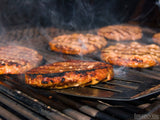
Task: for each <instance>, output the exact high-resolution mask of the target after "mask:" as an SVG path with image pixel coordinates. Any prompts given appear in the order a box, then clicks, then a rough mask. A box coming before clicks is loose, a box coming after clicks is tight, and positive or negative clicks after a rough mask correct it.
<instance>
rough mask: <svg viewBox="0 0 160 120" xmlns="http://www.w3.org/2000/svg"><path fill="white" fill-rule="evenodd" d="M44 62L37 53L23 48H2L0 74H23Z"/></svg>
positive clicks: (0, 49)
mask: <svg viewBox="0 0 160 120" xmlns="http://www.w3.org/2000/svg"><path fill="white" fill-rule="evenodd" d="M41 60H42V56H41V55H40V54H38V52H37V51H35V50H32V49H29V48H26V47H21V46H3V47H0V74H21V73H24V72H26V71H28V70H30V69H32V68H34V67H36V66H37V65H38V64H39V63H40V62H41Z"/></svg>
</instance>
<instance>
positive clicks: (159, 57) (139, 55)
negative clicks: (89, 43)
mask: <svg viewBox="0 0 160 120" xmlns="http://www.w3.org/2000/svg"><path fill="white" fill-rule="evenodd" d="M101 58H102V60H104V61H105V62H107V63H110V64H113V65H118V66H126V67H132V68H148V67H152V66H156V65H160V47H159V46H157V45H155V44H150V45H144V44H140V43H138V42H132V43H128V44H121V43H117V44H116V45H111V46H109V47H107V48H104V49H103V50H102V51H101Z"/></svg>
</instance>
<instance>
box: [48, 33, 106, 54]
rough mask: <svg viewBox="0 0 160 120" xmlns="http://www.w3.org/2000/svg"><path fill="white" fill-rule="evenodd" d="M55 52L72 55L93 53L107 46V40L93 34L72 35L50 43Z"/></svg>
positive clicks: (55, 39) (56, 38) (59, 37)
mask: <svg viewBox="0 0 160 120" xmlns="http://www.w3.org/2000/svg"><path fill="white" fill-rule="evenodd" d="M49 45H50V48H51V50H53V51H56V52H61V53H64V54H72V55H85V54H88V53H92V52H94V51H96V50H98V49H101V48H102V47H104V46H106V45H107V41H106V40H105V38H103V37H101V36H97V35H93V34H86V35H84V34H71V35H61V36H58V37H55V38H54V39H53V40H51V41H50V42H49Z"/></svg>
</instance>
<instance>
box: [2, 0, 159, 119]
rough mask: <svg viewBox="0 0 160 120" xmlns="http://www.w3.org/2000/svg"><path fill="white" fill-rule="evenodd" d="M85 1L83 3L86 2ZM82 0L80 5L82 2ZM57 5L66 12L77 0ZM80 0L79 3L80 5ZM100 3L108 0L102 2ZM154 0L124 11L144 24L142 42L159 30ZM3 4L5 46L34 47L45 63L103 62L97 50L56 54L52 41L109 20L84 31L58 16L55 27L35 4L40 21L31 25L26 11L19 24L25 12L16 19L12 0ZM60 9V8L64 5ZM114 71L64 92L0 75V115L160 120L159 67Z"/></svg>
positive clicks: (137, 22)
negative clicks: (107, 78)
mask: <svg viewBox="0 0 160 120" xmlns="http://www.w3.org/2000/svg"><path fill="white" fill-rule="evenodd" d="M76 2H77V1H76ZM81 2H82V3H83V1H81ZM81 2H77V3H79V4H80V3H81ZM157 2H158V1H157ZM16 3H18V1H16ZM37 3H38V5H39V6H41V5H42V4H40V3H43V1H41V2H37ZM37 3H36V2H35V3H32V2H31V3H29V2H28V3H27V4H28V5H30V4H37ZM49 3H50V4H51V3H52V5H53V3H54V2H51V1H50V2H49ZM49 3H47V2H46V3H44V5H46V4H47V5H49ZM55 3H56V5H57V6H58V5H63V6H65V5H66V6H65V9H64V10H67V8H69V7H70V6H71V5H70V4H72V5H73V3H74V2H73V1H69V2H64V1H63V2H62V1H61V2H55ZM62 3H63V4H62ZM77 3H75V4H74V5H77ZM82 3H81V4H80V5H82ZM95 3H98V2H96V0H95V1H94V0H91V1H88V2H87V5H90V4H91V5H93V4H95ZM102 3H105V2H104V1H103V2H102ZM122 3H123V1H122ZM131 3H132V2H131ZM131 3H129V2H127V3H126V4H128V5H129V4H131ZM150 3H152V4H150ZM155 3H156V1H151V2H146V0H142V1H141V2H135V4H136V9H135V10H131V11H129V12H130V13H132V15H126V18H125V19H123V20H122V21H123V22H126V21H127V22H130V23H134V24H139V25H142V26H143V32H144V33H143V34H144V35H143V38H142V40H141V41H140V42H142V43H146V44H150V43H153V42H152V41H151V37H152V35H153V34H154V33H157V32H159V27H160V26H159V21H158V20H157V19H159V18H158V17H157V15H158V14H160V13H159V9H158V7H157V6H156V4H155ZM3 4H4V5H5V7H4V8H2V10H1V11H2V12H5V13H1V15H2V16H1V20H2V22H1V23H2V26H3V29H1V35H0V40H1V43H0V45H1V46H3V45H6V44H18V45H22V46H27V47H30V48H33V49H35V50H37V51H38V52H39V53H40V54H42V55H43V56H44V61H43V63H42V65H43V64H49V63H53V62H57V61H64V60H71V59H78V60H79V59H81V60H91V61H101V60H100V57H99V52H97V53H93V54H88V55H85V56H76V55H64V54H60V53H56V52H53V51H51V50H50V49H49V46H48V41H49V40H51V39H52V38H53V37H55V36H58V35H61V34H71V33H74V32H78V33H93V34H96V31H97V28H98V26H103V25H107V24H110V21H107V22H104V23H103V24H98V25H97V26H95V25H93V24H96V22H97V21H98V20H97V21H96V20H95V21H94V19H93V24H91V25H89V26H87V29H83V28H84V27H83V25H82V26H81V27H79V29H78V26H79V24H76V23H75V24H74V22H75V21H74V22H73V24H74V25H73V26H72V25H71V24H69V25H68V21H69V18H68V17H67V18H65V20H64V21H63V24H62V23H61V25H59V24H58V23H59V22H60V21H56V20H57V19H56V20H55V21H56V23H57V25H54V24H53V23H52V22H51V21H50V20H48V19H47V20H46V16H47V15H44V16H43V15H42V18H41V16H39V17H38V12H37V11H36V10H37V8H38V9H39V7H37V8H36V7H33V8H32V9H30V10H35V13H37V14H36V17H34V18H36V19H34V18H33V19H32V20H31V22H29V23H28V19H30V18H31V16H29V15H28V14H27V15H28V16H27V15H26V16H24V19H22V20H20V21H19V22H18V21H16V19H18V18H15V17H17V16H18V15H20V16H21V14H18V15H17V14H14V15H13V16H14V17H13V16H12V14H11V13H7V12H6V11H5V10H6V9H10V8H9V7H7V6H9V5H11V6H12V5H14V4H15V3H13V2H11V1H8V3H5V2H4V3H3ZM83 4H84V3H83ZM105 4H107V3H105ZM116 4H117V3H116ZM153 4H154V5H153ZM21 5H22V4H21ZM56 5H54V7H56ZM74 5H73V8H70V9H69V10H70V11H71V10H74V9H75V8H74ZM85 5H86V4H85ZM150 5H151V6H152V9H150V11H149V10H147V9H148V6H150ZM146 6H147V8H146ZM41 7H42V6H41ZM49 7H50V6H49ZM132 7H133V6H132ZM13 8H14V7H13ZM15 8H17V9H16V10H17V11H19V10H20V7H15ZM142 8H143V10H142ZM145 8H146V9H145ZM24 9H25V8H24ZM42 9H44V7H42ZM46 9H47V8H46ZM57 9H58V10H61V9H60V8H57ZM84 9H85V8H84ZM144 9H145V10H146V11H147V12H146V11H145V10H144ZM16 10H15V11H16ZM58 10H57V11H58ZM17 11H16V12H17ZM40 11H41V10H40ZM75 11H76V10H75ZM29 12H31V11H29ZM87 12H88V11H87ZM18 13H21V12H18ZM23 13H28V11H25V10H24V11H23ZM57 13H59V12H57ZM57 13H56V15H57ZM121 13H123V14H124V11H122V12H120V13H118V14H121ZM153 13H154V14H153ZM7 14H11V16H9V17H8V18H9V19H8V20H6V19H5V18H6V16H5V15H7ZM66 14H67V13H66ZM139 14H142V15H144V16H143V17H144V18H143V19H142V18H140V19H135V18H137V15H139ZM16 15H17V16H16ZM22 15H23V14H22ZM63 15H64V14H63ZM89 15H90V14H89ZM67 16H70V14H69V13H68V14H67ZM151 16H153V17H152V19H151V18H150V17H151ZM50 17H51V16H50ZM52 17H53V16H52ZM61 17H62V16H59V18H61ZM89 17H91V16H89ZM104 17H105V16H104ZM110 17H111V16H110ZM118 17H119V16H118ZM141 17H142V16H141ZM129 18H130V19H129ZM155 18H156V19H155ZM41 19H42V20H41ZM50 19H51V18H50ZM88 19H90V18H87V20H88ZM144 19H145V20H144ZM5 20H6V21H5ZM75 20H77V19H75ZM131 20H132V21H131ZM153 21H154V24H150V23H153ZM38 22H39V23H38ZM80 22H81V21H80ZM85 22H86V19H85V20H84V24H85V25H87V23H85ZM35 23H36V24H35ZM64 23H65V25H64ZM80 24H81V23H80ZM111 24H114V23H111ZM67 25H68V26H67ZM70 25H71V26H72V29H70V27H69V26H70ZM75 25H76V26H75ZM155 26H156V27H155ZM68 27H69V28H68ZM82 29H83V30H82ZM108 44H109V45H112V44H115V42H113V41H110V40H109V41H108ZM55 58H56V59H55ZM114 73H115V76H114V78H113V80H111V81H108V82H106V83H99V84H97V85H93V86H86V87H83V88H67V89H62V90H46V89H40V88H34V87H31V86H29V85H26V84H25V83H24V75H1V76H0V119H2V120H12V119H13V120H20V119H23V120H32V119H33V120H52V119H54V120H61V119H62V120H72V119H78V120H83V119H84V120H91V119H93V120H94V119H95V120H105V119H106V120H132V119H142V120H145V119H154V120H157V119H159V118H160V114H159V113H160V94H159V93H160V67H159V66H156V67H152V68H145V69H136V68H125V67H119V66H114Z"/></svg>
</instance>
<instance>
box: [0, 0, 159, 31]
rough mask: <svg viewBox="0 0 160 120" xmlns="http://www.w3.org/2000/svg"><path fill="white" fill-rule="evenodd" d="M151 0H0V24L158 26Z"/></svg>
mask: <svg viewBox="0 0 160 120" xmlns="http://www.w3.org/2000/svg"><path fill="white" fill-rule="evenodd" d="M158 16H160V14H159V8H158V6H157V5H156V1H155V0H1V1H0V20H1V26H6V27H7V26H16V25H24V24H28V25H31V26H43V27H47V26H54V27H57V28H63V29H70V30H75V29H79V30H81V29H82V30H83V29H92V28H97V27H102V26H106V25H111V24H119V23H126V22H130V23H136V24H137V23H138V24H140V25H145V24H146V23H147V25H152V26H157V27H158V26H159V24H160V22H159V17H158Z"/></svg>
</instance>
